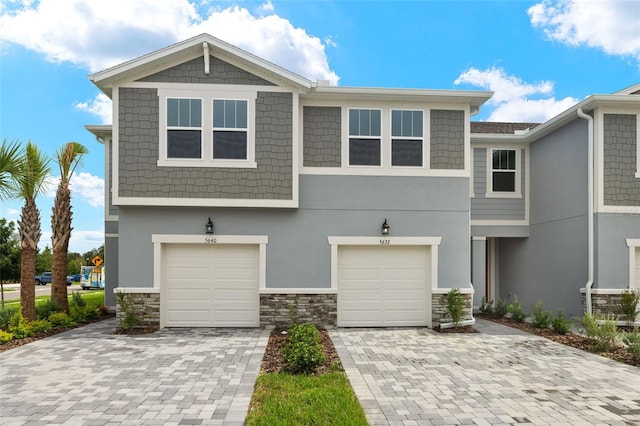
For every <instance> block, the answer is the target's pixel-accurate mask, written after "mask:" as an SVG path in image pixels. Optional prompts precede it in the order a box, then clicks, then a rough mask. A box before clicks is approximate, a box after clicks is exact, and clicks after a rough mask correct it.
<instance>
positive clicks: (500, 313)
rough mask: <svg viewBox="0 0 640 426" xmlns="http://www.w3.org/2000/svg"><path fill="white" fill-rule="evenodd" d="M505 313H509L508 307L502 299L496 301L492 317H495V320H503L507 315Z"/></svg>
mask: <svg viewBox="0 0 640 426" xmlns="http://www.w3.org/2000/svg"><path fill="white" fill-rule="evenodd" d="M507 312H509V307H508V306H507V303H506V302H505V301H504V300H502V299H498V301H497V302H496V309H495V312H494V315H495V316H496V318H504V317H505V315H507Z"/></svg>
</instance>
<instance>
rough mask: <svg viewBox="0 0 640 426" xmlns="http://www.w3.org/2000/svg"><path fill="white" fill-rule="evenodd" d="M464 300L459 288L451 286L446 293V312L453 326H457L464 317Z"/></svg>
mask: <svg viewBox="0 0 640 426" xmlns="http://www.w3.org/2000/svg"><path fill="white" fill-rule="evenodd" d="M464 308H465V301H464V297H462V293H460V289H459V288H452V289H451V290H449V292H448V293H447V313H448V314H449V318H451V322H452V323H453V326H454V327H456V328H458V327H460V324H461V323H462V319H463V318H464V314H465V312H464Z"/></svg>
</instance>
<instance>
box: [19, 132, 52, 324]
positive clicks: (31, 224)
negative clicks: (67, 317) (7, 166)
mask: <svg viewBox="0 0 640 426" xmlns="http://www.w3.org/2000/svg"><path fill="white" fill-rule="evenodd" d="M50 171H51V169H50V168H49V159H48V158H47V157H46V156H44V155H43V154H42V152H41V151H40V150H39V149H38V147H37V146H36V145H35V144H33V143H31V141H28V142H27V146H26V149H25V151H24V154H23V156H22V158H21V159H20V160H19V161H18V170H17V175H16V188H15V197H16V198H24V206H23V207H22V213H21V214H20V220H19V221H18V231H19V233H20V246H21V248H22V259H21V260H20V304H21V305H22V314H23V315H24V317H25V318H27V319H28V320H34V319H35V318H36V308H35V302H36V300H35V299H36V288H35V286H36V283H35V280H34V278H35V275H36V252H37V250H38V242H39V241H40V236H41V235H42V232H41V231H40V211H39V210H38V207H37V206H36V197H37V196H38V195H40V194H42V192H44V190H45V189H46V183H47V181H46V180H47V177H48V176H49V173H50Z"/></svg>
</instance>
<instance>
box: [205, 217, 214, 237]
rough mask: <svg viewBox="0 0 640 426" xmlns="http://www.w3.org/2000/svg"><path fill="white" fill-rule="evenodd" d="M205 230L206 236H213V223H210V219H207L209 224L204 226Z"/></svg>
mask: <svg viewBox="0 0 640 426" xmlns="http://www.w3.org/2000/svg"><path fill="white" fill-rule="evenodd" d="M205 230H206V232H207V234H213V222H211V218H209V222H207V224H206V225H205Z"/></svg>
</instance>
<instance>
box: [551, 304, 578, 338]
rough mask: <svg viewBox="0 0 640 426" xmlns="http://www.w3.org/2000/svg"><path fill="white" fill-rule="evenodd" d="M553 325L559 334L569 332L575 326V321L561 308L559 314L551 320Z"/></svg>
mask: <svg viewBox="0 0 640 426" xmlns="http://www.w3.org/2000/svg"><path fill="white" fill-rule="evenodd" d="M551 326H552V327H553V331H555V332H556V333H558V334H568V333H569V332H571V328H572V327H573V321H571V319H569V318H567V317H565V316H564V311H563V310H562V309H559V310H558V315H557V316H556V317H555V318H554V319H553V320H552V321H551Z"/></svg>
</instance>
